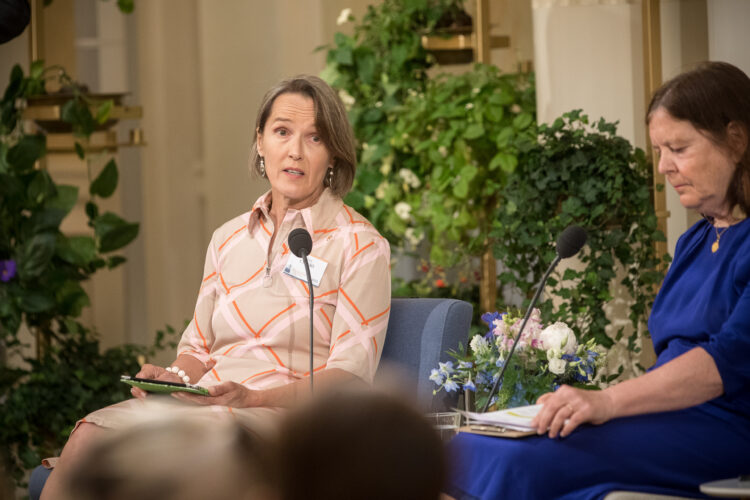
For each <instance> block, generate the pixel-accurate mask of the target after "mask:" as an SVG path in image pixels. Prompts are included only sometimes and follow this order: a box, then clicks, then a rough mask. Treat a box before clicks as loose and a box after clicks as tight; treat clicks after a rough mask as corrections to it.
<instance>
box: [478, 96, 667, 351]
mask: <svg viewBox="0 0 750 500" xmlns="http://www.w3.org/2000/svg"><path fill="white" fill-rule="evenodd" d="M538 133H539V136H538V140H537V141H536V142H535V143H531V144H529V145H528V147H526V148H522V150H521V154H520V155H519V163H518V166H517V168H516V170H515V174H514V175H513V176H512V177H510V178H509V182H508V184H507V186H506V187H505V189H504V190H503V191H502V197H503V200H504V202H503V206H502V207H501V209H500V211H499V217H498V220H497V222H496V223H495V225H494V229H493V232H492V235H493V237H494V238H496V239H497V240H498V241H502V245H497V246H495V257H496V258H498V259H499V260H501V261H502V262H503V264H504V265H505V267H507V271H505V272H503V273H502V274H501V275H500V281H501V282H502V283H503V285H504V286H508V287H511V288H514V289H516V290H520V291H521V292H522V293H523V294H525V295H526V296H530V293H531V292H532V291H533V286H534V285H535V283H536V282H537V281H538V279H539V278H541V276H542V274H543V273H544V270H545V268H546V266H547V265H548V264H549V262H550V261H551V260H552V259H553V258H554V248H553V247H552V245H551V244H550V243H549V242H552V241H555V239H556V238H557V235H559V234H560V232H561V231H562V230H563V229H564V228H565V227H567V226H568V225H570V224H573V223H576V224H578V225H581V226H583V227H584V228H586V230H587V231H588V233H589V239H588V244H587V247H586V248H585V250H584V252H583V253H582V255H581V261H582V263H583V265H584V268H583V269H571V268H568V269H565V271H564V272H563V274H562V276H560V275H559V274H558V275H553V277H552V278H551V279H550V282H549V283H550V288H551V290H552V291H551V295H556V296H558V297H560V298H562V299H564V300H563V301H561V303H560V305H559V306H553V300H551V299H548V300H547V301H545V302H544V303H543V304H542V306H541V308H542V310H543V313H544V314H545V317H549V318H551V320H556V321H564V322H566V323H568V324H577V325H578V326H579V328H580V331H581V332H583V333H584V340H587V339H589V338H594V339H595V340H596V341H597V343H599V344H602V345H604V346H607V347H608V346H611V345H612V343H613V338H612V337H611V336H610V335H608V332H607V331H606V328H607V326H608V325H609V320H608V319H607V317H606V314H605V312H604V309H603V308H602V304H604V303H606V302H608V301H609V300H611V299H612V295H611V292H610V287H611V286H612V285H613V284H614V283H615V281H616V280H618V279H619V282H620V283H621V284H622V285H623V286H624V288H625V290H626V291H627V293H628V294H629V295H630V299H631V303H630V319H631V320H632V322H633V326H634V330H633V333H632V336H631V340H630V342H631V344H633V349H632V350H633V351H637V349H636V348H635V346H634V341H635V338H636V337H637V332H638V325H639V324H642V323H644V322H645V317H646V314H647V312H648V309H649V308H650V306H651V303H652V301H653V299H654V295H655V286H656V285H658V283H660V282H661V280H662V278H663V275H662V272H661V270H660V265H661V264H662V263H663V262H665V259H666V258H667V257H665V256H658V255H656V251H655V247H654V243H655V242H656V241H663V239H664V236H663V235H662V234H661V232H660V231H659V230H658V229H657V226H656V217H655V215H654V211H653V206H652V204H651V199H650V189H649V186H650V185H651V182H650V172H651V169H650V165H649V164H648V162H647V161H646V158H645V155H644V154H643V152H642V151H640V150H638V149H634V148H633V147H632V146H631V145H630V143H629V142H628V141H627V140H625V139H623V138H621V137H618V136H617V135H616V124H613V123H608V122H606V121H604V120H600V121H599V122H597V123H595V124H593V126H592V125H591V124H589V122H588V118H587V117H586V116H585V115H583V114H582V113H581V112H580V111H573V112H570V113H566V114H564V115H563V116H562V117H560V118H558V119H557V120H555V121H554V122H553V123H552V124H550V125H546V124H543V125H540V126H539V129H538ZM617 269H623V270H624V272H623V273H622V275H619V278H618V275H617V274H616V270H617ZM562 282H566V285H565V287H563V286H561V285H562ZM558 302H560V301H558ZM623 334H624V329H623V328H622V327H620V328H619V330H617V331H615V332H614V335H613V337H614V340H619V338H621V337H622V335H623Z"/></svg>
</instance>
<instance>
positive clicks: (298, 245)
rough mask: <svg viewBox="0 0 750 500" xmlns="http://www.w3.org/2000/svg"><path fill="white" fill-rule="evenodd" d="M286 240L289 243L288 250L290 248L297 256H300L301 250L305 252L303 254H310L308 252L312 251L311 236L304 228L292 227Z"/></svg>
mask: <svg viewBox="0 0 750 500" xmlns="http://www.w3.org/2000/svg"><path fill="white" fill-rule="evenodd" d="M287 242H288V243H289V250H291V252H292V253H293V254H294V255H296V256H297V257H302V252H303V251H304V252H305V255H310V252H311V251H312V237H311V236H310V233H308V232H307V230H306V229H303V228H301V227H298V228H297V229H293V230H292V232H291V233H289V239H288V240H287Z"/></svg>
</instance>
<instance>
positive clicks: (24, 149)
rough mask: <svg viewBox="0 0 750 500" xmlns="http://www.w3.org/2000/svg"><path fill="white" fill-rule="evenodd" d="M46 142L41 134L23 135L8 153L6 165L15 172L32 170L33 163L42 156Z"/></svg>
mask: <svg viewBox="0 0 750 500" xmlns="http://www.w3.org/2000/svg"><path fill="white" fill-rule="evenodd" d="M46 148H47V140H46V139H45V137H44V136H43V135H41V134H37V135H25V136H23V137H22V138H21V140H20V141H18V144H16V145H15V146H13V147H12V148H10V150H9V151H8V164H9V165H10V166H11V168H12V169H14V170H16V171H17V172H26V171H28V170H31V169H32V168H34V163H35V162H36V161H37V160H38V159H39V158H41V157H42V156H44V154H45V152H46Z"/></svg>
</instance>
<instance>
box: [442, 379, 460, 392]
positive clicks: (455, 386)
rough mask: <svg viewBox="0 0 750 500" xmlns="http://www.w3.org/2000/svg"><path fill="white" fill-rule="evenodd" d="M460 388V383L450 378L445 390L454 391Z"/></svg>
mask: <svg viewBox="0 0 750 500" xmlns="http://www.w3.org/2000/svg"><path fill="white" fill-rule="evenodd" d="M458 389H459V387H458V384H457V383H456V381H455V380H453V379H448V380H446V381H445V390H446V392H453V391H457V390H458Z"/></svg>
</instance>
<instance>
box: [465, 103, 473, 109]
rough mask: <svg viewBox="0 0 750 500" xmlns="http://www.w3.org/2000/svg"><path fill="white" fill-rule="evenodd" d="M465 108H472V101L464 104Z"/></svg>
mask: <svg viewBox="0 0 750 500" xmlns="http://www.w3.org/2000/svg"><path fill="white" fill-rule="evenodd" d="M466 109H474V103H472V102H470V103H467V104H466Z"/></svg>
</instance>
